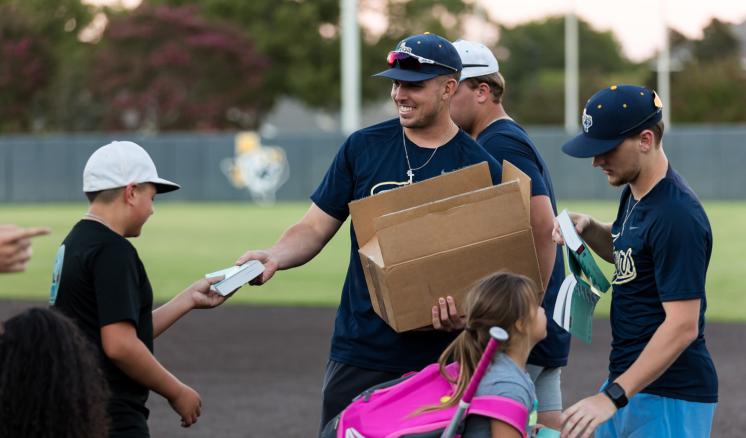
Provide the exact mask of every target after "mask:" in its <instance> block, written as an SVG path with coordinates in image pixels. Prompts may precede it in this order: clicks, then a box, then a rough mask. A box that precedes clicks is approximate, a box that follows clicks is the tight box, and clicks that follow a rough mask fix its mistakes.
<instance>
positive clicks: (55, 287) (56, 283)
mask: <svg viewBox="0 0 746 438" xmlns="http://www.w3.org/2000/svg"><path fill="white" fill-rule="evenodd" d="M64 261H65V245H61V246H60V249H58V250H57V255H56V256H55V257H54V269H53V270H52V287H50V288H49V305H50V306H54V303H55V302H56V301H57V291H59V289H60V278H61V277H62V263H63V262H64Z"/></svg>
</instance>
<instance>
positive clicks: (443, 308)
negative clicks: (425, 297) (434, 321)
mask: <svg viewBox="0 0 746 438" xmlns="http://www.w3.org/2000/svg"><path fill="white" fill-rule="evenodd" d="M438 307H439V308H440V320H441V321H443V322H445V321H450V320H451V318H449V317H448V304H447V303H446V300H445V299H443V298H438Z"/></svg>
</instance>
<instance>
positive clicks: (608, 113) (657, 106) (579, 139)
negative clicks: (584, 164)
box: [562, 85, 663, 158]
mask: <svg viewBox="0 0 746 438" xmlns="http://www.w3.org/2000/svg"><path fill="white" fill-rule="evenodd" d="M662 117H663V103H662V102H661V99H660V98H659V97H658V95H657V94H656V93H655V91H653V90H649V89H647V88H645V87H640V86H637V85H612V86H610V87H606V88H604V89H602V90H601V91H599V92H597V93H596V94H594V95H593V96H591V98H590V99H588V102H586V104H585V109H583V118H582V125H583V132H581V133H580V134H579V135H578V136H576V137H575V138H573V139H571V140H570V141H568V142H567V143H565V144H564V145H562V151H563V152H564V153H566V154H567V155H571V156H573V157H577V158H588V157H595V156H596V155H602V154H605V153H606V152H609V151H610V150H612V149H614V148H615V147H617V146H619V145H620V144H621V143H622V142H623V141H624V140H625V139H626V138H628V137H631V136H633V135H636V134H638V133H640V132H641V131H642V130H643V129H646V128H649V127H651V126H653V125H655V124H656V123H658V122H659V121H660V120H661V118H662Z"/></svg>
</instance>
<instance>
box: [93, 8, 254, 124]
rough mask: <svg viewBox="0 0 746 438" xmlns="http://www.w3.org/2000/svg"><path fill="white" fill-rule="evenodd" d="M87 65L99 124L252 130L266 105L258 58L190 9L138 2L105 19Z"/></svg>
mask: <svg viewBox="0 0 746 438" xmlns="http://www.w3.org/2000/svg"><path fill="white" fill-rule="evenodd" d="M92 67H93V81H92V83H91V88H92V90H93V91H94V95H95V96H96V100H97V101H98V103H99V105H100V108H101V110H102V111H103V120H104V127H106V128H107V129H144V130H175V129H203V130H214V129H226V128H236V127H247V128H255V127H256V126H257V125H258V121H259V119H260V117H261V115H262V114H263V113H264V112H266V110H267V108H266V106H265V102H266V100H263V99H261V96H260V91H261V87H262V78H263V77H264V76H265V71H266V62H265V60H264V57H262V56H261V55H259V54H258V53H257V52H256V50H255V49H254V46H253V45H252V44H251V42H250V41H249V40H248V39H247V38H246V37H245V35H244V34H243V33H242V32H241V31H239V30H237V29H235V28H234V27H233V26H231V25H228V24H226V23H218V22H207V21H205V20H204V19H202V18H200V17H199V16H198V15H197V14H196V8H194V7H179V8H173V7H169V6H159V7H152V6H148V5H143V6H140V7H139V8H137V9H136V10H134V11H131V12H129V13H126V14H122V15H120V16H114V17H111V21H110V23H109V25H108V26H107V28H106V31H105V32H104V35H103V37H102V39H101V42H100V44H99V47H97V51H96V54H95V56H94V60H93V63H92Z"/></svg>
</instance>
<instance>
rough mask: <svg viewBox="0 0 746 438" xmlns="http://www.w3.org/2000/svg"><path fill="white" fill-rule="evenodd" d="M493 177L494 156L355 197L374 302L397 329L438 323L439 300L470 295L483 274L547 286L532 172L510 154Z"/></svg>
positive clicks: (461, 299)
mask: <svg viewBox="0 0 746 438" xmlns="http://www.w3.org/2000/svg"><path fill="white" fill-rule="evenodd" d="M502 181H503V183H502V184H500V185H497V186H493V185H492V179H491V178H490V170H489V167H488V166H487V163H480V164H476V165H473V166H469V167H466V168H463V169H460V170H458V171H454V172H450V173H448V174H445V175H441V176H438V177H435V178H431V179H428V180H425V181H422V182H419V183H415V184H412V185H410V186H406V187H401V188H398V189H396V190H391V191H388V192H383V193H380V194H376V195H374V196H370V197H368V198H364V199H360V200H357V201H353V202H351V203H350V214H351V216H352V224H353V226H354V228H355V233H356V235H357V240H358V244H359V246H360V250H359V254H360V260H361V262H362V265H363V271H364V272H365V281H366V283H367V284H368V290H369V291H370V299H371V302H372V304H373V309H374V310H375V311H376V313H377V314H378V315H379V316H380V317H381V318H382V319H383V320H384V321H386V322H387V323H388V324H389V325H390V326H391V327H392V328H393V329H394V330H396V331H397V332H403V331H407V330H413V329H417V328H422V327H427V326H430V325H432V319H431V318H432V317H431V308H432V306H433V305H435V304H436V303H437V299H438V298H439V297H445V296H447V295H451V296H453V297H454V299H455V300H456V306H457V308H458V310H459V312H460V313H461V314H462V315H463V314H464V308H463V305H464V299H465V297H466V293H467V292H468V290H469V288H470V287H471V285H472V284H473V283H474V282H475V281H476V280H478V279H480V278H482V277H484V276H486V275H488V274H490V273H493V272H496V271H510V272H516V273H519V274H523V275H526V276H527V277H529V278H531V279H533V280H534V281H535V282H536V284H537V285H538V287H541V288H542V289H541V290H542V291H543V285H542V282H541V275H540V271H539V262H538V258H537V256H536V249H535V247H534V240H533V235H532V233H531V222H530V218H529V213H530V196H531V179H530V178H529V177H528V176H527V175H526V174H524V173H523V172H521V171H520V170H518V168H516V167H515V166H513V165H512V164H510V163H509V162H507V161H506V162H504V163H503V177H502Z"/></svg>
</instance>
